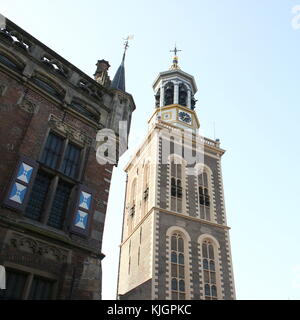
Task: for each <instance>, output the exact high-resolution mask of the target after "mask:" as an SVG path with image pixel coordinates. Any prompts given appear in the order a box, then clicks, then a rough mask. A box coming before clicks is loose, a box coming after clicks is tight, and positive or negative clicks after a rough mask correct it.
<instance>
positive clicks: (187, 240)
mask: <svg viewBox="0 0 300 320" xmlns="http://www.w3.org/2000/svg"><path fill="white" fill-rule="evenodd" d="M176 233H177V234H180V235H181V237H182V238H183V243H184V276H185V277H184V280H185V300H190V299H191V297H192V288H191V284H192V279H191V274H190V268H191V262H192V259H191V250H190V244H191V237H190V235H189V234H188V232H187V231H186V230H185V229H184V228H182V227H179V226H172V227H169V228H168V230H167V232H166V237H167V245H166V260H167V271H166V297H167V299H168V300H172V271H171V270H172V269H171V264H172V263H171V252H172V250H171V240H172V235H173V234H176Z"/></svg>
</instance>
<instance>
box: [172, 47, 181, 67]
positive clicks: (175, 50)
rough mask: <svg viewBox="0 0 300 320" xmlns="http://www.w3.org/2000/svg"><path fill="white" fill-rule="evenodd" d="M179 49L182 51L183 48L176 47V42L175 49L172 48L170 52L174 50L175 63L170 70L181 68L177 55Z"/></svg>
mask: <svg viewBox="0 0 300 320" xmlns="http://www.w3.org/2000/svg"><path fill="white" fill-rule="evenodd" d="M178 51H182V50H178V49H177V48H176V43H175V47H174V50H170V52H174V57H173V64H172V65H171V68H170V70H177V69H180V68H179V65H178V56H177V52H178Z"/></svg>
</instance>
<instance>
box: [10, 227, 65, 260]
mask: <svg viewBox="0 0 300 320" xmlns="http://www.w3.org/2000/svg"><path fill="white" fill-rule="evenodd" d="M6 242H7V244H8V245H11V246H13V247H14V248H17V249H18V250H21V251H24V252H28V253H31V254H35V255H38V256H42V257H43V258H47V259H50V260H54V261H56V262H61V263H67V262H70V251H68V250H66V249H62V248H59V247H57V246H54V245H52V244H49V243H46V242H43V241H40V240H37V239H34V238H31V237H28V236H26V235H23V234H19V233H16V232H13V233H11V235H10V237H9V238H8V239H7V240H6Z"/></svg>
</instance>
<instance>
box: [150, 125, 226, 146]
mask: <svg viewBox="0 0 300 320" xmlns="http://www.w3.org/2000/svg"><path fill="white" fill-rule="evenodd" d="M155 124H156V125H158V126H159V127H160V128H165V129H168V130H172V132H177V133H178V134H181V133H182V132H183V131H184V129H182V128H178V127H175V126H174V125H172V124H170V123H167V122H165V121H163V120H157V122H156V123H155ZM200 143H203V144H204V145H207V146H210V147H214V148H220V140H219V139H216V140H212V139H209V138H205V137H203V136H200Z"/></svg>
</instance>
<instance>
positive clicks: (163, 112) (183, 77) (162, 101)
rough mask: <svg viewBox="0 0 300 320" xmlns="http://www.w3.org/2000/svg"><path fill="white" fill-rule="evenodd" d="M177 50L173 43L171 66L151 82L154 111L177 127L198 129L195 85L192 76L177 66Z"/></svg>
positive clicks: (161, 118) (160, 117) (159, 117)
mask: <svg viewBox="0 0 300 320" xmlns="http://www.w3.org/2000/svg"><path fill="white" fill-rule="evenodd" d="M179 51H181V50H178V49H177V48H176V45H175V48H174V50H171V52H174V57H173V61H172V64H171V67H170V68H169V70H167V71H164V72H160V73H159V75H158V76H157V78H156V79H155V81H154V83H153V90H154V97H155V111H154V113H155V114H156V115H157V117H158V119H160V120H163V121H167V122H172V123H173V124H175V123H177V124H178V126H179V127H182V126H184V127H185V128H186V127H188V128H193V129H198V128H199V126H200V124H199V120H198V119H197V115H196V113H195V111H194V109H195V106H196V101H197V100H196V99H195V94H196V92H197V86H196V82H195V79H194V77H193V76H192V75H190V74H188V73H186V72H184V71H182V70H181V68H180V67H179V58H178V55H177V53H178V52H179ZM152 119H153V118H152Z"/></svg>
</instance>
